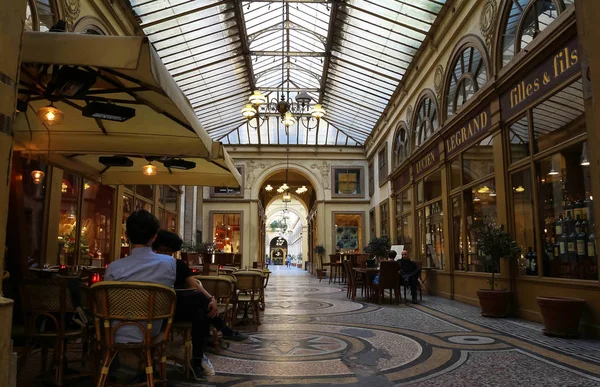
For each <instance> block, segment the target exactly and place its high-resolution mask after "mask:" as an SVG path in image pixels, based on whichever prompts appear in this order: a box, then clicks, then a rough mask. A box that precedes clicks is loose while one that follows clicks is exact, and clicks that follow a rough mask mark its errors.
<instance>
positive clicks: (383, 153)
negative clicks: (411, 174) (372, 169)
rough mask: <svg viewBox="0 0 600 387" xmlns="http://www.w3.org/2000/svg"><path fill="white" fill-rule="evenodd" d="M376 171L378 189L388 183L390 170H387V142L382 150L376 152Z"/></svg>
mask: <svg viewBox="0 0 600 387" xmlns="http://www.w3.org/2000/svg"><path fill="white" fill-rule="evenodd" d="M377 169H378V177H379V187H381V186H383V185H384V184H385V183H387V181H388V177H389V174H390V172H389V171H390V169H389V168H388V144H387V141H386V143H385V145H384V146H383V148H382V149H380V150H379V152H377Z"/></svg>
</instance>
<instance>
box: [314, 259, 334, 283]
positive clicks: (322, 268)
mask: <svg viewBox="0 0 600 387" xmlns="http://www.w3.org/2000/svg"><path fill="white" fill-rule="evenodd" d="M328 266H329V267H330V268H331V263H330V262H327V263H323V254H319V265H318V267H317V278H319V282H321V280H322V279H323V276H325V275H327V267H328Z"/></svg>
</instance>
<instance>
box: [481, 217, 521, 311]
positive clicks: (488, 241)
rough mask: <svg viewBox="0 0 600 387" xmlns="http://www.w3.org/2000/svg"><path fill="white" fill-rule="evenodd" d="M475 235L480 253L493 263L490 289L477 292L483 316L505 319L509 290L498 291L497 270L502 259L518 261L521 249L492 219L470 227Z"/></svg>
mask: <svg viewBox="0 0 600 387" xmlns="http://www.w3.org/2000/svg"><path fill="white" fill-rule="evenodd" d="M470 230H471V231H472V232H473V233H474V234H475V241H476V243H477V248H478V250H479V252H480V253H481V254H483V255H486V256H488V257H490V259H491V261H492V262H491V263H492V265H491V266H492V278H491V279H490V281H489V283H490V289H479V290H477V297H478V298H479V305H480V306H481V314H482V315H483V316H486V317H504V316H506V311H507V309H508V303H509V301H510V292H509V291H508V290H505V289H502V290H498V289H496V283H495V278H496V269H497V268H499V267H500V259H502V258H504V259H516V258H517V257H518V256H519V254H520V253H521V249H520V248H519V247H518V246H517V243H516V242H515V240H514V239H513V238H512V236H511V235H510V234H509V233H508V232H506V231H505V230H504V228H503V227H502V226H500V225H498V224H497V223H496V221H495V220H494V219H492V218H489V217H486V218H485V219H484V221H483V222H479V223H477V224H474V225H472V226H471V227H470Z"/></svg>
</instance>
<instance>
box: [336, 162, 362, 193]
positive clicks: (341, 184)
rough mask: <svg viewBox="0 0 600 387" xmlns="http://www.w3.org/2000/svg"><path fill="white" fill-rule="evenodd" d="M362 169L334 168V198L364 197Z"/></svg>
mask: <svg viewBox="0 0 600 387" xmlns="http://www.w3.org/2000/svg"><path fill="white" fill-rule="evenodd" d="M363 172H364V171H363V168H362V167H347V168H346V167H333V179H334V182H333V183H334V184H333V186H334V191H333V196H363V188H362V187H363Z"/></svg>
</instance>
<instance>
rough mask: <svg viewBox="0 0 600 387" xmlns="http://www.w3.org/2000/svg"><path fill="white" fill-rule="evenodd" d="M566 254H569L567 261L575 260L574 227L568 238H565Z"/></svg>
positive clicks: (575, 238)
mask: <svg viewBox="0 0 600 387" xmlns="http://www.w3.org/2000/svg"><path fill="white" fill-rule="evenodd" d="M567 254H568V256H569V261H571V262H576V261H577V235H575V228H573V229H572V231H571V234H569V238H568V239H567Z"/></svg>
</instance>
